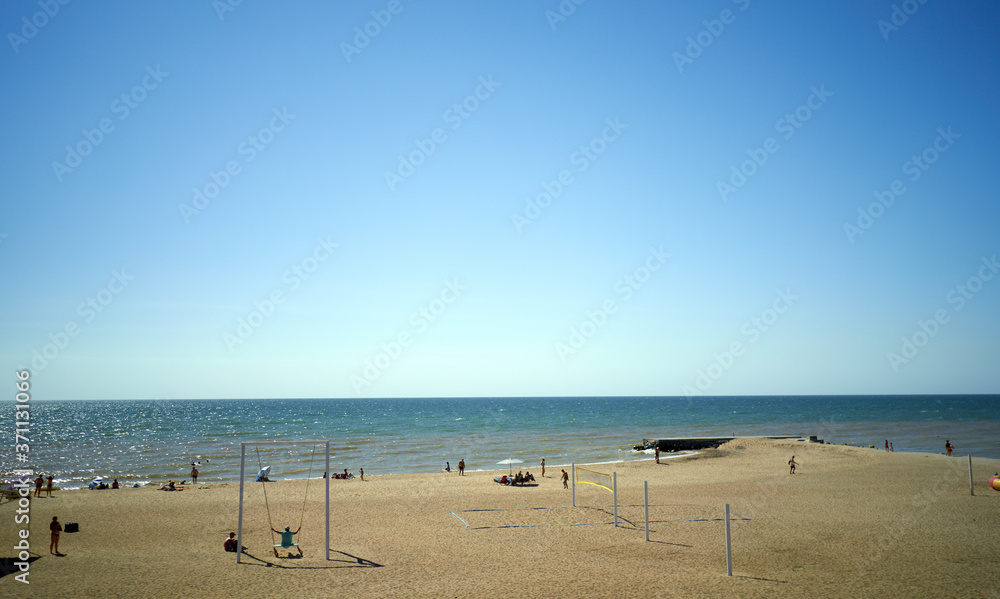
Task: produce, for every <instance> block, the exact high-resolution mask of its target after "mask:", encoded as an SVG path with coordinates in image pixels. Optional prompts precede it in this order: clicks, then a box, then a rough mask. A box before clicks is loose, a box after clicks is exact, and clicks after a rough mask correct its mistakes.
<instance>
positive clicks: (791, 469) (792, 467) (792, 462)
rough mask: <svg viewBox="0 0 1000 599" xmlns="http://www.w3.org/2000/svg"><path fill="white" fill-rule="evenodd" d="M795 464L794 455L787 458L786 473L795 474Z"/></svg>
mask: <svg viewBox="0 0 1000 599" xmlns="http://www.w3.org/2000/svg"><path fill="white" fill-rule="evenodd" d="M796 466H798V464H796V463H795V456H792V459H790V460H788V473H789V474H795V467H796Z"/></svg>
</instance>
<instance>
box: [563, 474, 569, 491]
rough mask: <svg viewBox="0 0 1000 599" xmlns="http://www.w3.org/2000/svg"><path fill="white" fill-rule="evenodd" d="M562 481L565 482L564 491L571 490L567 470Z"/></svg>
mask: <svg viewBox="0 0 1000 599" xmlns="http://www.w3.org/2000/svg"><path fill="white" fill-rule="evenodd" d="M562 481H563V488H564V489H568V488H569V475H568V474H566V471H565V470H563V471H562Z"/></svg>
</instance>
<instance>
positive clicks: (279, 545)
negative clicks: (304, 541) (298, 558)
mask: <svg viewBox="0 0 1000 599" xmlns="http://www.w3.org/2000/svg"><path fill="white" fill-rule="evenodd" d="M292 547H295V548H296V549H298V550H299V555H305V554H304V553H302V548H301V547H299V544H298V543H289V544H287V545H286V544H285V543H279V544H278V545H275V546H274V557H280V556H279V555H278V549H279V548H280V549H291V548H292Z"/></svg>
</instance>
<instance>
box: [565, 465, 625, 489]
mask: <svg viewBox="0 0 1000 599" xmlns="http://www.w3.org/2000/svg"><path fill="white" fill-rule="evenodd" d="M573 475H574V477H575V479H574V480H575V482H576V483H577V484H581V485H594V486H595V487H600V488H602V489H604V490H606V491H610V492H611V493H614V492H615V489H614V480H613V479H614V477H613V476H612V475H611V474H610V473H608V472H600V471H598V470H591V469H590V468H584V467H582V466H575V467H574V468H573Z"/></svg>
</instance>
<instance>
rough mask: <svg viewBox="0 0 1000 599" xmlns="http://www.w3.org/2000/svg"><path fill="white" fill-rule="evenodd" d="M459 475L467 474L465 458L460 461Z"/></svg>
mask: <svg viewBox="0 0 1000 599" xmlns="http://www.w3.org/2000/svg"><path fill="white" fill-rule="evenodd" d="M458 475H459V476H465V458H462V459H461V460H459V461H458Z"/></svg>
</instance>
